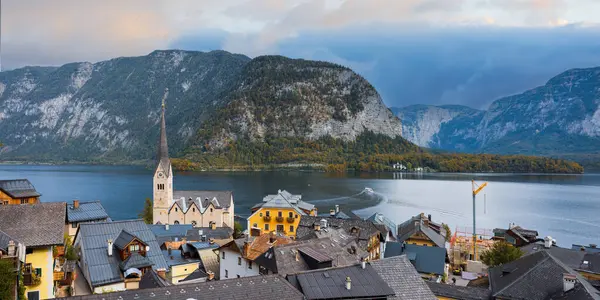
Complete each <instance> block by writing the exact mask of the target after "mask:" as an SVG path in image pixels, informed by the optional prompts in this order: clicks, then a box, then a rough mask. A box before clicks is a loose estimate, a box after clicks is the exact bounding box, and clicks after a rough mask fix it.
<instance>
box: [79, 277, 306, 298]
mask: <svg viewBox="0 0 600 300" xmlns="http://www.w3.org/2000/svg"><path fill="white" fill-rule="evenodd" d="M69 299H73V300H78V299H81V300H84V299H85V300H139V299H153V300H187V299H211V300H218V299H234V300H235V299H244V300H265V299H286V300H303V299H304V295H302V293H300V292H299V291H298V290H297V289H296V288H294V287H293V286H292V285H291V284H290V283H289V282H288V281H287V280H285V279H284V278H282V277H280V276H278V275H265V276H253V277H242V278H234V279H228V280H223V281H208V282H201V283H188V284H179V285H173V286H168V287H161V288H151V289H139V290H131V291H124V292H114V293H107V294H98V295H89V296H77V297H72V298H69Z"/></svg>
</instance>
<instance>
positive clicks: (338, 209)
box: [335, 204, 340, 214]
mask: <svg viewBox="0 0 600 300" xmlns="http://www.w3.org/2000/svg"><path fill="white" fill-rule="evenodd" d="M339 212H340V206H339V205H337V204H336V205H335V213H336V214H337V213H339Z"/></svg>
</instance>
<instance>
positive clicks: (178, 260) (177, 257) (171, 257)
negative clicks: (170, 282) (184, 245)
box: [162, 249, 200, 267]
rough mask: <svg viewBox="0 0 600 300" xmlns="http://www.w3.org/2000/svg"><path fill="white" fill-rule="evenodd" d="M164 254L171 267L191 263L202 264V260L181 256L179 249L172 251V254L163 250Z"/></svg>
mask: <svg viewBox="0 0 600 300" xmlns="http://www.w3.org/2000/svg"><path fill="white" fill-rule="evenodd" d="M162 254H163V256H164V257H165V260H166V261H167V265H169V267H172V266H177V265H185V264H191V263H196V264H200V258H185V257H184V256H183V255H181V250H179V249H171V253H169V250H162Z"/></svg>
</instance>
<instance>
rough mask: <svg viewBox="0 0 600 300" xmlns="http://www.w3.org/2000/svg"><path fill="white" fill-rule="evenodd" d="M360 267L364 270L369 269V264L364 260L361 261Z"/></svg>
mask: <svg viewBox="0 0 600 300" xmlns="http://www.w3.org/2000/svg"><path fill="white" fill-rule="evenodd" d="M360 267H361V268H362V269H363V270H364V269H365V268H366V267H367V262H366V261H365V260H364V259H361V260H360Z"/></svg>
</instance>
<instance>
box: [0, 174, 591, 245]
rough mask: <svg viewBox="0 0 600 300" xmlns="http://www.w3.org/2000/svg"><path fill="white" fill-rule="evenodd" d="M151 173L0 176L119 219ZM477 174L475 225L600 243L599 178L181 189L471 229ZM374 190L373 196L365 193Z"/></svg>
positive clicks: (283, 177)
mask: <svg viewBox="0 0 600 300" xmlns="http://www.w3.org/2000/svg"><path fill="white" fill-rule="evenodd" d="M152 175H153V171H152V170H147V169H144V168H141V167H130V166H32V165H0V180H1V179H15V178H27V179H29V180H30V181H31V182H32V183H33V185H34V186H35V187H36V189H37V190H38V191H39V192H40V193H41V194H42V197H41V200H42V201H45V202H51V201H66V202H71V201H72V200H73V199H80V200H81V201H90V200H100V201H102V204H103V205H104V207H105V208H106V210H107V212H108V213H109V215H110V216H111V217H112V218H113V219H115V220H120V219H130V218H136V217H137V214H138V212H139V211H140V210H141V209H142V206H143V203H144V199H145V198H147V197H152ZM471 179H475V180H478V181H479V182H482V181H488V182H489V185H488V186H487V187H486V188H485V189H484V190H483V191H482V192H481V193H480V194H479V195H478V198H477V205H478V206H477V227H478V228H482V229H490V230H491V229H493V228H496V227H502V228H506V227H507V226H508V224H509V223H516V224H517V225H521V226H522V227H525V228H528V229H529V228H530V229H536V230H538V232H539V233H540V236H542V237H543V236H546V235H550V236H552V237H553V238H555V239H556V240H557V243H558V244H559V245H561V246H566V247H570V245H571V244H572V243H580V244H589V243H596V244H600V175H599V174H585V175H521V174H435V173H429V174H406V173H381V174H358V175H353V174H352V175H332V174H324V173H316V172H221V173H208V172H200V173H194V172H176V174H175V178H174V185H175V189H182V190H232V191H233V192H234V200H235V204H236V205H235V208H236V212H235V213H236V214H237V215H241V216H244V217H246V216H248V215H249V209H250V207H251V206H253V205H254V204H256V203H257V202H259V201H261V200H262V197H263V196H265V195H267V194H273V193H276V192H277V190H278V189H286V190H288V191H289V192H291V193H295V194H302V198H303V200H306V201H308V202H311V203H314V204H315V205H317V207H318V208H319V211H320V212H328V211H329V209H330V208H333V206H334V205H335V204H340V205H341V206H342V207H345V208H348V209H350V210H354V212H355V213H357V214H358V215H360V216H363V217H368V216H369V215H371V214H373V213H374V212H381V213H383V214H384V215H386V216H387V217H388V218H390V219H391V220H392V221H394V222H396V223H398V224H399V223H401V222H403V221H405V220H406V219H408V218H410V217H411V216H413V215H416V214H418V213H420V212H424V213H425V214H431V215H432V219H433V221H437V222H444V223H447V224H449V225H450V227H451V229H452V231H453V232H454V230H455V228H456V227H457V226H460V227H464V226H472V225H471V224H472V197H471V182H470V180H471ZM365 187H370V188H372V189H373V190H374V193H367V192H365V190H364V188H365Z"/></svg>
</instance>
